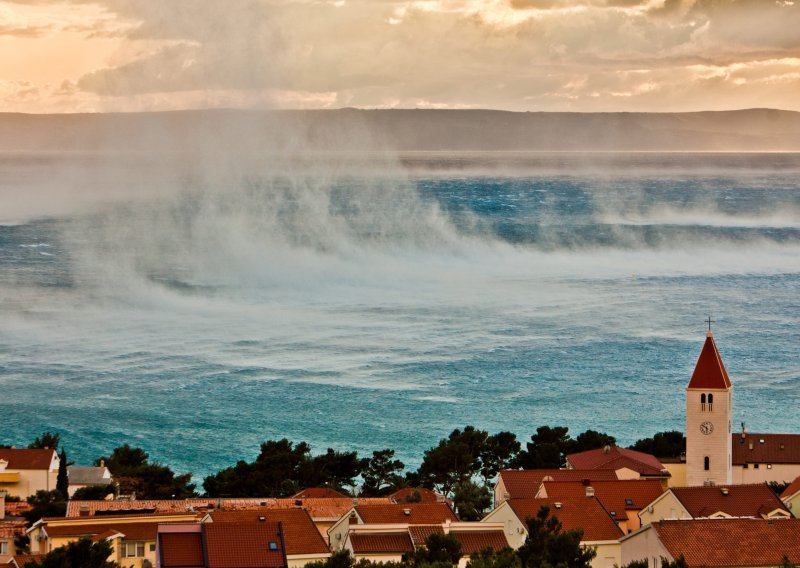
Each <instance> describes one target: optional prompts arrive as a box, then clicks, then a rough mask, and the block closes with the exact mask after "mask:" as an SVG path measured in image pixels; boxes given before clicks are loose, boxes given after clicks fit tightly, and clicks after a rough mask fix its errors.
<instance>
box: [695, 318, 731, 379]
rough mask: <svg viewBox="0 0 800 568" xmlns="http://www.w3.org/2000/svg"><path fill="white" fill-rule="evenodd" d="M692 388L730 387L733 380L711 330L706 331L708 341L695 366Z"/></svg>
mask: <svg viewBox="0 0 800 568" xmlns="http://www.w3.org/2000/svg"><path fill="white" fill-rule="evenodd" d="M687 388H690V389H729V388H731V380H730V379H729V378H728V372H727V371H726V370H725V365H723V364H722V357H720V356H719V351H717V344H716V343H714V334H713V333H712V332H711V331H709V332H708V333H706V343H705V345H703V350H702V351H701V352H700V357H699V358H698V359H697V364H696V365H695V366H694V373H692V379H691V380H690V381H689V386H688V387H687Z"/></svg>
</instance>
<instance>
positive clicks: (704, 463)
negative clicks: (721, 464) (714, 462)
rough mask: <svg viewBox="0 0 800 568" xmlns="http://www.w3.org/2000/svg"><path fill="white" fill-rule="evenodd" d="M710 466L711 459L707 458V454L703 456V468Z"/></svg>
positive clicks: (706, 468)
mask: <svg viewBox="0 0 800 568" xmlns="http://www.w3.org/2000/svg"><path fill="white" fill-rule="evenodd" d="M710 466H711V460H709V459H708V456H706V457H704V458H703V469H704V470H706V471H708V468H709V467H710Z"/></svg>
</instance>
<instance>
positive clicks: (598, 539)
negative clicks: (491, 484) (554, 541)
mask: <svg viewBox="0 0 800 568" xmlns="http://www.w3.org/2000/svg"><path fill="white" fill-rule="evenodd" d="M542 506H547V507H548V508H549V509H550V516H554V517H557V518H558V520H559V521H560V522H561V524H562V526H563V529H564V530H581V531H583V538H582V539H581V544H582V545H584V546H591V547H594V548H595V549H596V550H597V556H596V557H595V559H594V560H593V561H592V566H593V568H614V566H615V565H621V562H620V548H619V540H618V539H619V538H620V537H621V536H623V532H622V529H621V528H620V527H619V526H618V525H617V523H615V522H614V519H612V518H611V515H609V513H608V511H606V510H605V508H603V505H602V504H601V503H600V501H598V500H597V498H596V497H586V496H583V497H580V498H574V497H570V498H564V499H558V500H555V499H550V498H548V499H508V500H507V501H504V502H503V503H502V504H501V505H500V506H499V507H497V508H496V509H495V510H494V511H492V512H491V513H489V514H488V515H486V516H485V517H484V518H483V520H482V521H481V522H488V523H502V525H503V526H504V527H505V532H506V538H507V539H508V543H509V545H510V546H511V548H514V549H517V548H519V547H520V546H522V544H523V543H524V542H525V539H526V538H527V536H528V524H527V522H526V519H528V518H535V517H536V515H537V514H538V513H539V511H540V509H541V508H542Z"/></svg>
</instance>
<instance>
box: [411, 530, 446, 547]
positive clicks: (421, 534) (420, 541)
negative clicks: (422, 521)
mask: <svg viewBox="0 0 800 568" xmlns="http://www.w3.org/2000/svg"><path fill="white" fill-rule="evenodd" d="M434 533H438V534H444V529H443V528H442V525H409V526H408V534H410V535H411V541H412V542H413V543H414V546H424V544H425V541H426V540H428V537H429V536H431V535H432V534H434Z"/></svg>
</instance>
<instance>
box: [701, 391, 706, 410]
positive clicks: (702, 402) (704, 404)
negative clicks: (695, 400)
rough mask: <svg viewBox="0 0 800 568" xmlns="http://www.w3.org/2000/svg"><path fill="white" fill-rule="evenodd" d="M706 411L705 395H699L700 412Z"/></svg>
mask: <svg viewBox="0 0 800 568" xmlns="http://www.w3.org/2000/svg"><path fill="white" fill-rule="evenodd" d="M705 411H706V393H703V394H701V395H700V412H705Z"/></svg>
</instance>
